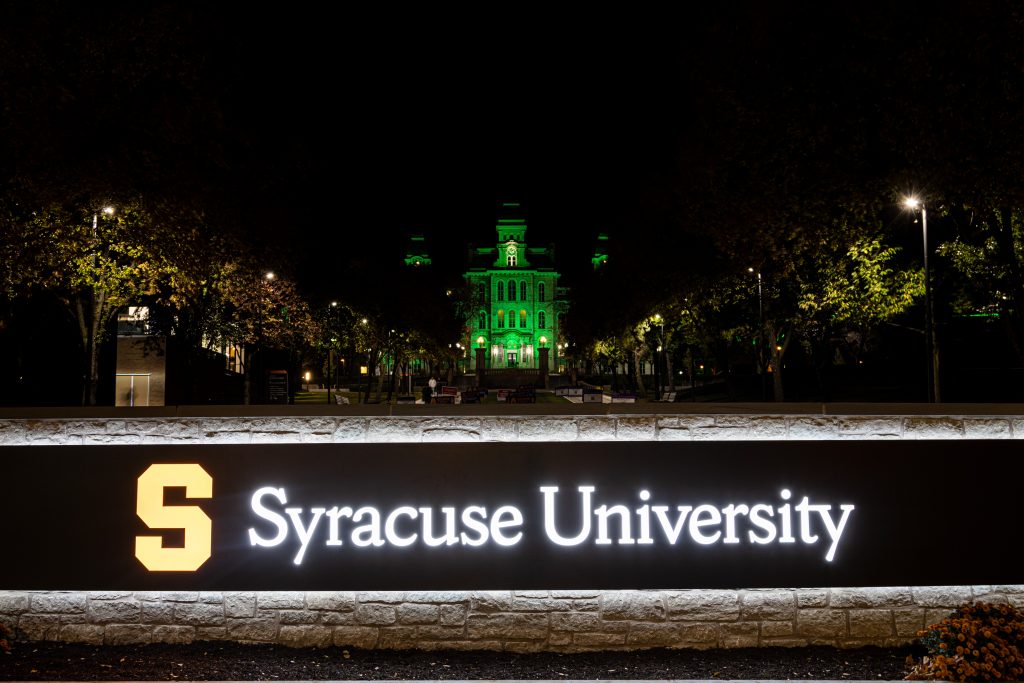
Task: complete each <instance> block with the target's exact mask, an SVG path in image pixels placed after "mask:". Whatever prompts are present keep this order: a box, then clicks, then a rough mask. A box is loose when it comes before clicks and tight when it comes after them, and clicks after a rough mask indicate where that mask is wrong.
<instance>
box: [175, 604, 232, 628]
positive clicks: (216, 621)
mask: <svg viewBox="0 0 1024 683" xmlns="http://www.w3.org/2000/svg"><path fill="white" fill-rule="evenodd" d="M174 621H175V623H177V624H182V625H186V626H223V625H224V606H223V605H207V604H205V603H202V602H195V603H179V604H177V605H175V606H174Z"/></svg>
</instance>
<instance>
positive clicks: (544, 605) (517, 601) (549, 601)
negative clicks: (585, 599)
mask: <svg viewBox="0 0 1024 683" xmlns="http://www.w3.org/2000/svg"><path fill="white" fill-rule="evenodd" d="M567 609H572V600H559V599H557V598H521V597H519V595H518V594H517V595H516V596H515V597H514V598H512V611H513V612H553V611H555V610H567Z"/></svg>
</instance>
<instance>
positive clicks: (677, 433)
mask: <svg viewBox="0 0 1024 683" xmlns="http://www.w3.org/2000/svg"><path fill="white" fill-rule="evenodd" d="M692 440H693V435H692V434H691V433H690V430H689V429H686V428H679V427H658V441H692Z"/></svg>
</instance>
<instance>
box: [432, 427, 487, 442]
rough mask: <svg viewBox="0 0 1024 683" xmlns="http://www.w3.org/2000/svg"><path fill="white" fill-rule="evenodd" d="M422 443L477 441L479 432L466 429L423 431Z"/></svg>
mask: <svg viewBox="0 0 1024 683" xmlns="http://www.w3.org/2000/svg"><path fill="white" fill-rule="evenodd" d="M421 440H422V441H423V442H424V443H464V442H468V441H479V440H480V432H478V431H472V430H468V429H448V428H446V429H424V430H423V436H422V439H421Z"/></svg>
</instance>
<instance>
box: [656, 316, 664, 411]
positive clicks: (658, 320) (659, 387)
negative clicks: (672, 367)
mask: <svg viewBox="0 0 1024 683" xmlns="http://www.w3.org/2000/svg"><path fill="white" fill-rule="evenodd" d="M654 321H655V322H656V323H658V327H659V330H660V332H659V334H658V347H657V349H656V350H655V356H654V398H655V400H659V401H660V400H661V390H662V377H661V361H662V354H663V353H664V351H663V350H662V349H663V347H664V345H665V319H664V318H662V317H661V313H655V314H654Z"/></svg>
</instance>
